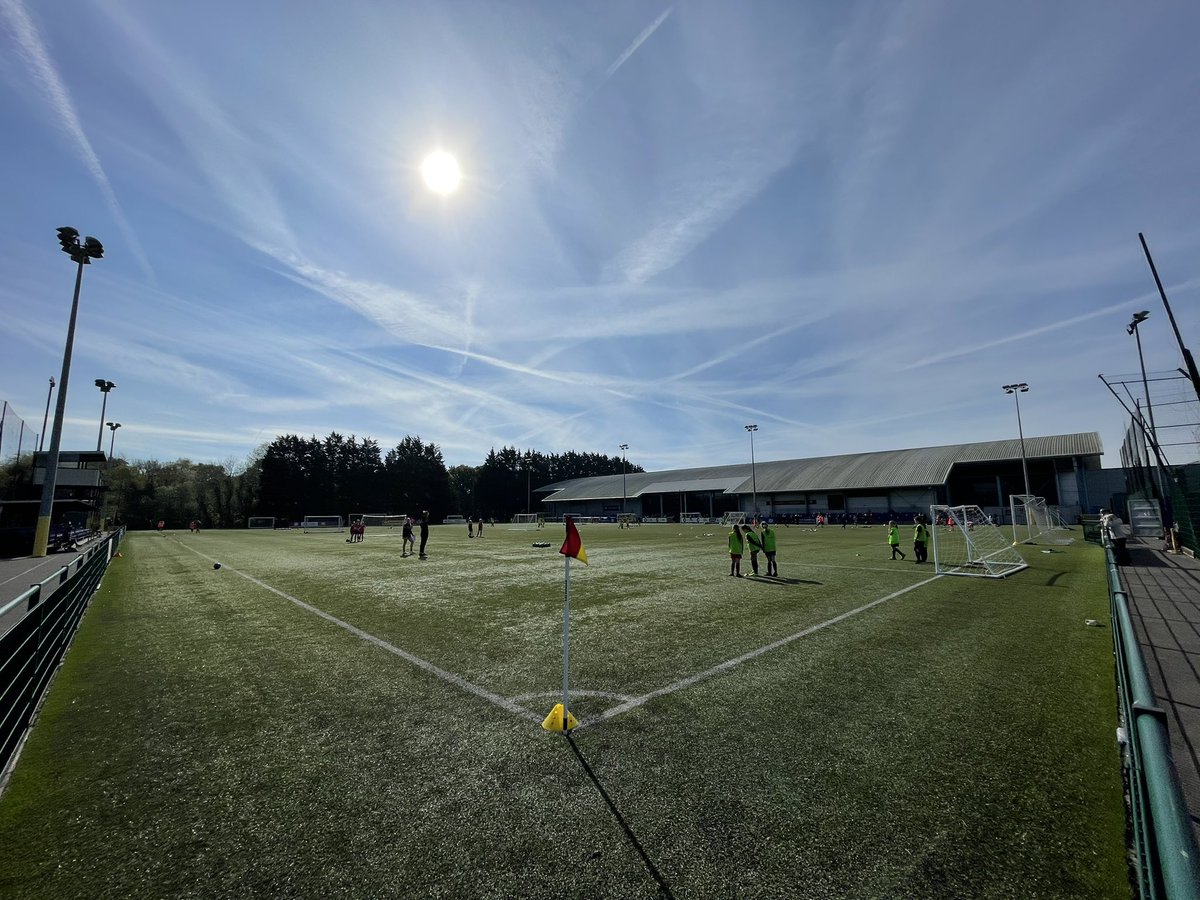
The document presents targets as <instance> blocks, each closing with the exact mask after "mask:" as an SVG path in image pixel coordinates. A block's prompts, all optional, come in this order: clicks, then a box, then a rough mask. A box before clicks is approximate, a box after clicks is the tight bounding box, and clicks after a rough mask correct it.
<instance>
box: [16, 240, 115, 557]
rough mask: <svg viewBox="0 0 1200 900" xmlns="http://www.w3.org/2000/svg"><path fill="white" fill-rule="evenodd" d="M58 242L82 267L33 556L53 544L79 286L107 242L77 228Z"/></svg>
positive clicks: (36, 555) (55, 413) (65, 354)
mask: <svg viewBox="0 0 1200 900" xmlns="http://www.w3.org/2000/svg"><path fill="white" fill-rule="evenodd" d="M58 242H59V243H60V244H61V245H62V251H63V253H66V254H67V255H69V256H70V257H71V260H72V262H74V263H76V264H77V265H78V266H79V268H78V269H77V270H76V272H75V294H74V296H73V297H72V299H71V318H70V320H69V322H68V324H67V344H66V347H65V348H64V349H63V364H62V375H61V376H60V378H59V380H58V402H57V403H56V404H55V405H54V427H53V429H52V430H51V432H50V449H49V450H47V451H46V460H45V463H46V477H45V479H44V480H43V482H42V501H41V504H40V505H39V506H38V520H37V530H36V531H35V532H34V535H33V554H32V555H33V556H35V557H41V556H45V555H46V551H47V548H48V547H49V545H50V520H51V519H52V518H53V516H54V489H55V488H56V487H57V481H58V455H59V448H60V446H61V444H62V427H63V418H64V416H65V414H66V410H67V379H68V378H69V377H70V374H71V350H72V349H73V348H74V346H75V321H76V319H77V318H78V317H79V288H80V286H81V285H82V284H83V267H84V266H86V265H90V264H91V261H92V260H93V259H101V258H103V256H104V245H103V244H101V243H100V242H99V241H98V240H96V239H95V238H94V237H90V236H89V237H86V238H84V239H83V243H82V244H80V243H79V232H78V231H76V230H75V229H74V228H70V227H66V228H60V229H58Z"/></svg>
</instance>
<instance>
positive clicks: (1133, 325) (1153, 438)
mask: <svg viewBox="0 0 1200 900" xmlns="http://www.w3.org/2000/svg"><path fill="white" fill-rule="evenodd" d="M1148 318H1150V313H1149V311H1147V310H1144V309H1143V310H1142V311H1141V312H1136V313H1134V314H1133V321H1132V322H1130V323H1129V325H1128V326H1126V328H1125V333H1126V334H1132V335H1133V336H1134V338H1136V339H1137V348H1138V365H1139V366H1141V367H1142V390H1143V391H1145V392H1146V415H1147V416H1149V417H1150V443H1151V444H1153V446H1154V457H1155V459H1157V458H1158V429H1157V428H1155V427H1154V406H1153V405H1152V404H1151V403H1150V384H1149V382H1148V381H1147V380H1146V360H1145V359H1144V358H1143V357H1142V332H1141V331H1140V330H1139V329H1138V326H1139V325H1141V324H1142V323H1143V322H1145V321H1146V320H1147V319H1148ZM1155 471H1156V472H1157V478H1156V480H1157V481H1158V493H1159V496H1163V497H1165V496H1166V492H1165V491H1164V490H1163V483H1162V477H1163V473H1162V469H1161V468H1160V467H1158V466H1155Z"/></svg>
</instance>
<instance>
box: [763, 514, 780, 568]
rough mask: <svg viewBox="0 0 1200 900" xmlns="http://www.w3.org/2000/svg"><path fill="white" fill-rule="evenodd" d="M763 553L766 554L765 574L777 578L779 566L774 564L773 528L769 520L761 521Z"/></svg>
mask: <svg viewBox="0 0 1200 900" xmlns="http://www.w3.org/2000/svg"><path fill="white" fill-rule="evenodd" d="M762 547H763V553H765V554H767V575H768V576H771V577H774V578H778V577H779V566H777V565H776V564H775V529H774V528H772V527H771V523H770V522H763V527H762Z"/></svg>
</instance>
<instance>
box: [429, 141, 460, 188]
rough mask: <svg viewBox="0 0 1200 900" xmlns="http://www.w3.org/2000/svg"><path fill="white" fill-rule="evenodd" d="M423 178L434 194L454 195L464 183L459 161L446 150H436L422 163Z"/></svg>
mask: <svg viewBox="0 0 1200 900" xmlns="http://www.w3.org/2000/svg"><path fill="white" fill-rule="evenodd" d="M421 177H422V178H424V179H425V184H426V185H427V186H428V187H429V189H430V190H431V191H433V192H434V193H437V194H453V193H454V192H455V191H456V190H458V184H459V182H460V181H462V169H460V168H459V167H458V160H457V159H455V158H454V157H453V156H451V155H450V154H449V153H447V152H446V151H445V150H434V151H433V152H432V153H430V154H429V155H428V156H427V157H425V161H424V162H422V163H421Z"/></svg>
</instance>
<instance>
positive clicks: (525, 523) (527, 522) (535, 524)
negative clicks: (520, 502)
mask: <svg viewBox="0 0 1200 900" xmlns="http://www.w3.org/2000/svg"><path fill="white" fill-rule="evenodd" d="M510 524H511V525H513V526H514V527H513V528H510V529H509V530H510V531H531V530H536V529H538V528H545V527H546V517H545V515H543V514H542V513H513V517H512V521H511V523H510Z"/></svg>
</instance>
